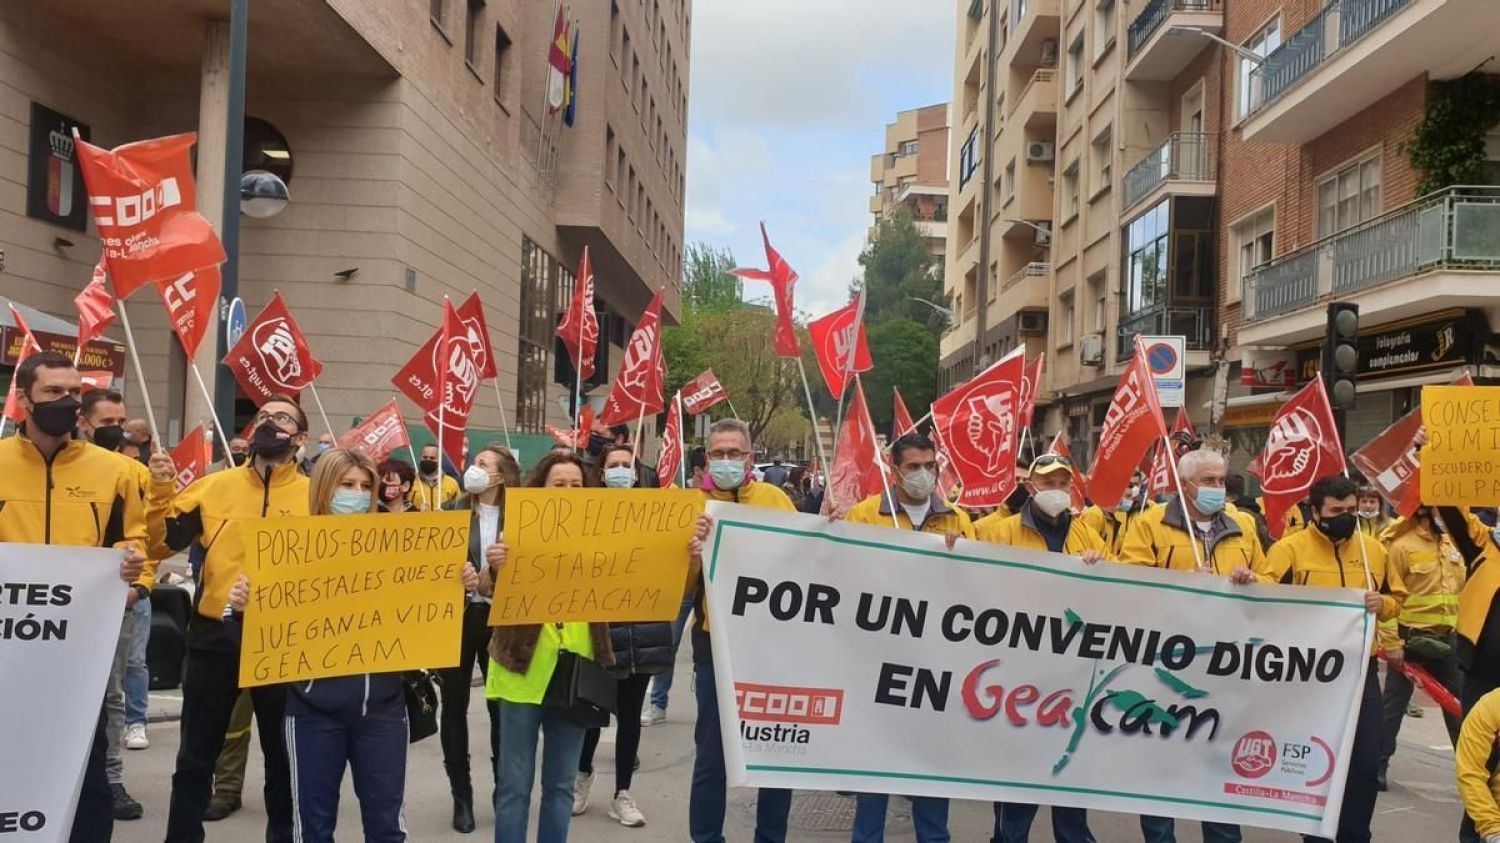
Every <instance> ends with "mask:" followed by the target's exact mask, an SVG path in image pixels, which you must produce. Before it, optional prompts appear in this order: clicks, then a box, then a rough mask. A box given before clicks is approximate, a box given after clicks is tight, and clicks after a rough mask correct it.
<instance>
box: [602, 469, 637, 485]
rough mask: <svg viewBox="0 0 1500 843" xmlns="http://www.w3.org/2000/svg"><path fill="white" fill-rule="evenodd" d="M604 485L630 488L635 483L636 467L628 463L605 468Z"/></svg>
mask: <svg viewBox="0 0 1500 843" xmlns="http://www.w3.org/2000/svg"><path fill="white" fill-rule="evenodd" d="M604 485H606V486H608V487H609V488H611V489H629V488H630V487H631V486H634V485H635V469H633V468H631V467H630V466H628V465H617V466H614V467H613V468H606V469H604Z"/></svg>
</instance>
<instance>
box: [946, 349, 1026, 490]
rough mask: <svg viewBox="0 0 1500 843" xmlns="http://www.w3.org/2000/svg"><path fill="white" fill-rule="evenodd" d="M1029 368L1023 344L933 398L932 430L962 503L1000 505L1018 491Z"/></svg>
mask: <svg viewBox="0 0 1500 843" xmlns="http://www.w3.org/2000/svg"><path fill="white" fill-rule="evenodd" d="M1025 367H1026V349H1025V347H1024V346H1023V347H1020V348H1017V349H1016V350H1015V351H1012V352H1011V353H1010V354H1007V355H1005V357H1004V358H1002V359H1001V360H1000V362H998V363H996V364H995V365H993V366H991V367H989V368H988V369H985V370H984V371H983V372H981V373H979V375H978V376H976V377H975V378H973V379H972V380H970V381H968V382H967V383H964V384H963V385H961V386H959V387H958V388H956V389H954V390H953V391H951V392H949V393H948V394H947V395H944V396H942V397H941V398H939V399H938V400H936V401H934V402H932V429H933V433H934V435H935V436H936V437H937V440H938V445H939V446H940V447H941V448H942V449H943V451H944V452H946V453H947V454H948V459H949V460H951V461H952V464H953V470H954V471H955V472H956V473H957V474H958V479H959V483H960V484H961V485H962V487H963V491H962V492H961V493H960V495H959V498H958V503H959V505H960V506H966V507H974V508H983V507H991V506H999V505H1000V504H1002V503H1004V502H1005V499H1006V498H1007V497H1009V496H1010V493H1011V492H1013V491H1015V488H1016V468H1015V466H1016V437H1017V436H1018V434H1019V427H1018V425H1017V420H1018V419H1019V416H1020V413H1019V408H1020V403H1021V379H1022V377H1023V374H1024V372H1023V370H1024V369H1025Z"/></svg>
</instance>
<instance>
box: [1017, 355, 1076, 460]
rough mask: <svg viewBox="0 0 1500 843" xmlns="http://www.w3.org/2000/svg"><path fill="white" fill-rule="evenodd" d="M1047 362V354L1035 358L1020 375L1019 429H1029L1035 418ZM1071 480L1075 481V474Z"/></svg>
mask: <svg viewBox="0 0 1500 843" xmlns="http://www.w3.org/2000/svg"><path fill="white" fill-rule="evenodd" d="M1046 360H1047V352H1045V351H1044V352H1042V353H1041V354H1038V355H1037V356H1036V359H1035V360H1032V361H1031V362H1030V363H1028V364H1026V369H1025V370H1024V371H1023V372H1022V374H1021V429H1022V430H1025V429H1026V428H1028V427H1031V420H1032V418H1034V417H1035V416H1036V395H1037V392H1038V391H1039V389H1040V386H1041V383H1042V366H1043V365H1044V364H1045V362H1046ZM1073 479H1075V480H1077V479H1078V475H1077V474H1076V473H1075V474H1074V475H1073Z"/></svg>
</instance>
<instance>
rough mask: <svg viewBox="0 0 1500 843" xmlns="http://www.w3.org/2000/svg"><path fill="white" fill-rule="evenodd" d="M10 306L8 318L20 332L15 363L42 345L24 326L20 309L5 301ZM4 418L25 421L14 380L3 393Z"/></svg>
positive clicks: (18, 421) (19, 362)
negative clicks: (18, 348) (18, 349)
mask: <svg viewBox="0 0 1500 843" xmlns="http://www.w3.org/2000/svg"><path fill="white" fill-rule="evenodd" d="M6 306H7V307H9V308H10V318H11V321H12V322H13V323H15V326H16V330H18V331H20V332H21V350H20V352H18V353H17V354H16V365H20V364H21V361H23V360H25V359H26V358H28V357H30V356H31V355H33V354H40V353H41V351H42V346H41V344H40V343H38V342H37V341H36V335H35V334H33V333H31V328H29V327H27V326H26V320H25V319H22V318H21V311H19V310H16V306H15V305H13V304H10V303H8V302H7V303H6ZM5 418H8V419H10V420H11V421H13V422H15V423H16V424H20V423H21V422H24V421H26V411H25V410H23V409H21V402H20V400H19V399H18V397H17V395H16V381H15V379H14V378H12V379H11V381H10V390H9V391H7V392H6V393H5Z"/></svg>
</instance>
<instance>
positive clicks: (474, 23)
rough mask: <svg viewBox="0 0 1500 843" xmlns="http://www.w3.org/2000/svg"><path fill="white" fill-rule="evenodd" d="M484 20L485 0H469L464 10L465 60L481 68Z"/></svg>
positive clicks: (471, 66)
mask: <svg viewBox="0 0 1500 843" xmlns="http://www.w3.org/2000/svg"><path fill="white" fill-rule="evenodd" d="M483 20H484V0H468V3H467V5H466V6H465V10H464V62H465V63H466V64H468V65H469V69H470V70H477V69H478V68H479V61H480V59H479V31H480V29H481V26H480V24H481V23H482V22H483Z"/></svg>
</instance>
